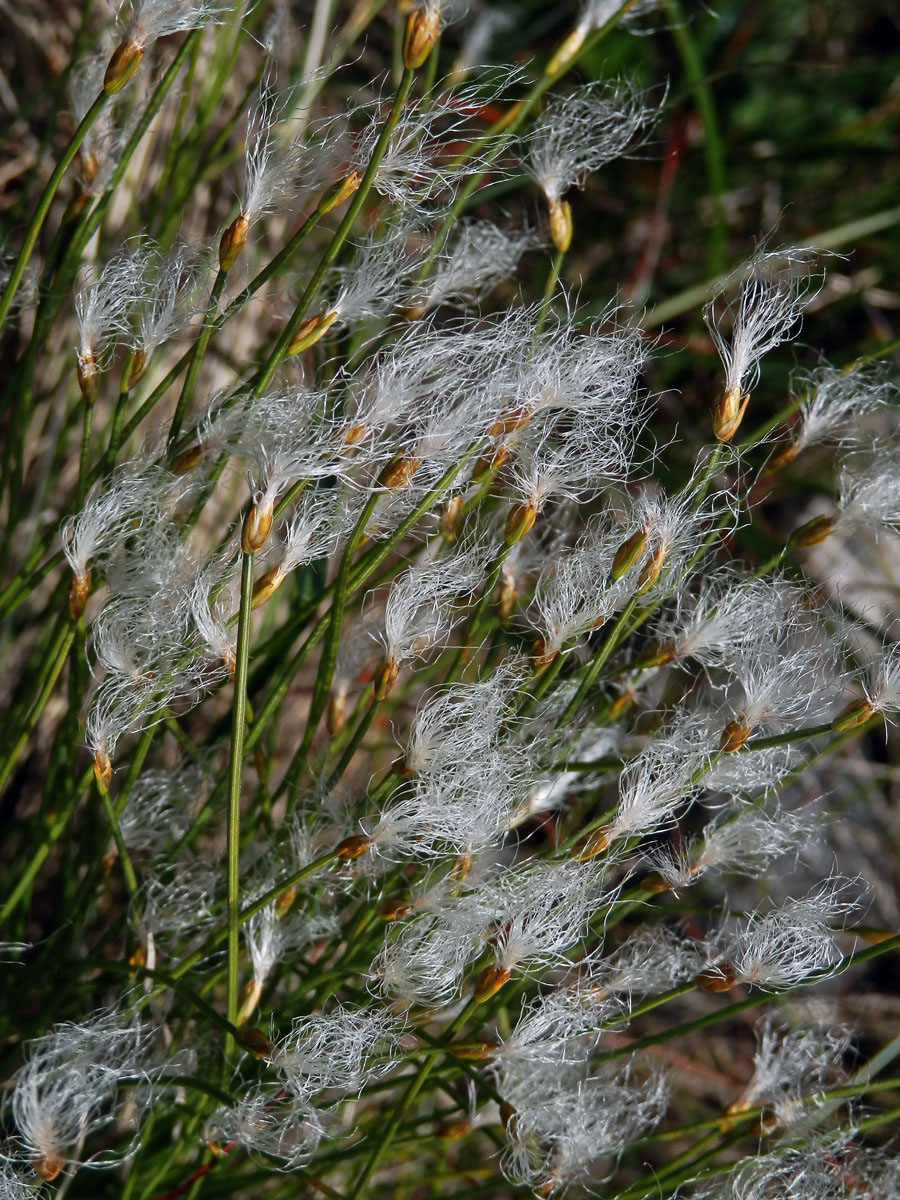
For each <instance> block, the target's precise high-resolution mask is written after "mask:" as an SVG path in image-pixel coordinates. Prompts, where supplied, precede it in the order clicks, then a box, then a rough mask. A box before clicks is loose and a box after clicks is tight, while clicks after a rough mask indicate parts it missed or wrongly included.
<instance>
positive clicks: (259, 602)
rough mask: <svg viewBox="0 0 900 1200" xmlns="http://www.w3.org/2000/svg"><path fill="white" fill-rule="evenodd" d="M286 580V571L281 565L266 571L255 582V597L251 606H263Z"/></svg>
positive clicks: (253, 607)
mask: <svg viewBox="0 0 900 1200" xmlns="http://www.w3.org/2000/svg"><path fill="white" fill-rule="evenodd" d="M283 581H284V572H283V571H282V569H281V567H280V566H277V567H272V569H271V570H269V571H264V572H263V574H262V575H260V577H259V579H257V580H256V581H255V582H254V584H253V599H252V600H251V601H250V608H251V609H255V608H261V607H262V606H263V605H264V604H265V602H266V601H267V600H268V599H269V597H270V596H273V595H274V594H275V593H276V592H277V591H278V589H279V588H280V587H281V584H282V582H283Z"/></svg>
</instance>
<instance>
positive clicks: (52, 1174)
mask: <svg viewBox="0 0 900 1200" xmlns="http://www.w3.org/2000/svg"><path fill="white" fill-rule="evenodd" d="M31 1165H32V1166H33V1167H34V1173H35V1175H39V1176H40V1177H41V1179H43V1181H44V1182H45V1183H52V1182H53V1180H54V1179H55V1178H56V1177H57V1175H59V1173H60V1171H61V1170H62V1169H63V1166H64V1165H65V1164H64V1163H63V1160H62V1159H61V1158H60V1157H59V1156H58V1155H56V1154H40V1155H38V1156H37V1158H33V1159H32V1160H31Z"/></svg>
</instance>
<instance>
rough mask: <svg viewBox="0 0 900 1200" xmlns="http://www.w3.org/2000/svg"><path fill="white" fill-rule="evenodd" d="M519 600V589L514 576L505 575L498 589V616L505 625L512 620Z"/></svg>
mask: <svg viewBox="0 0 900 1200" xmlns="http://www.w3.org/2000/svg"><path fill="white" fill-rule="evenodd" d="M518 599H519V589H518V587H517V586H516V581H515V579H514V578H513V576H512V575H504V576H503V578H502V579H501V580H500V585H499V587H498V588H497V615H498V616H499V618H500V620H501V622H502V623H503V624H504V625H506V624H508V623H509V621H510V620H511V619H512V615H513V613H514V612H515V611H516V603H517V601H518Z"/></svg>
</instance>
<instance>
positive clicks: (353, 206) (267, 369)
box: [254, 71, 414, 396]
mask: <svg viewBox="0 0 900 1200" xmlns="http://www.w3.org/2000/svg"><path fill="white" fill-rule="evenodd" d="M413 77H414V72H413V71H404V72H403V77H402V79H401V80H400V85H399V87H398V88H397V94H396V96H395V98H394V103H393V106H392V107H391V111H390V113H389V114H388V117H387V120H386V121H385V123H384V128H383V129H382V131H381V134H380V135H379V138H378V141H377V142H376V143H375V149H374V150H373V151H372V157H371V159H370V160H369V165H368V166H367V167H366V170H365V174H364V175H363V177H362V181H361V182H360V185H359V187H358V189H357V191H356V193H355V195H354V197H353V199H352V200H351V202H350V204H349V206H348V208H347V211H346V213H345V214H344V219H343V220H342V221H341V223H340V225H339V226H338V228H337V231H336V232H335V235H334V237H333V238H332V239H331V242H330V243H329V246H328V249H327V250H326V251H325V253H324V254H323V255H322V257H321V259H320V260H319V265H318V266H317V267H316V269H315V271H314V272H313V275H312V278H311V279H310V281H309V283H308V284H307V285H306V288H305V289H304V291H303V295H302V296H301V297H300V299H299V300H298V301H297V306H296V308H295V309H294V312H293V314H292V315H291V318H290V320H289V321H288V322H287V324H286V325H285V327H284V329H283V330H282V331H281V334H280V336H279V338H278V340H277V341H276V343H275V346H274V347H273V349H272V352H271V354H270V355H269V357H268V360H267V361H266V363H265V364H264V366H263V368H262V371H261V372H260V374H259V377H258V378H257V381H256V387H255V389H254V391H255V394H256V395H257V396H258V395H261V394H262V392H263V391H264V390H265V389H266V387H267V386H268V385H269V383H270V382H271V379H272V376H273V375H274V374H275V372H276V371H277V370H278V367H279V364H280V363H281V360H282V359H283V358H284V356H285V354H287V351H288V348H289V346H290V344H291V342H292V341H293V340H294V335H295V334H296V333H297V330H298V329H299V328H300V325H301V322H302V321H303V318H304V317H305V316H306V310H307V309H308V308H309V306H310V304H311V303H312V301H313V299H314V297H315V295H316V293H317V292H318V290H319V288H320V286H321V284H322V281H323V279H324V278H325V276H326V274H327V273H328V270H329V268H330V267H331V266H332V264H333V263H334V261H335V259H336V258H337V256H338V254H339V253H340V251H341V247H342V246H343V244H344V242H345V241H346V240H347V235H348V234H349V233H350V230H351V228H352V227H353V223H354V221H355V220H356V217H357V214H358V213H359V211H360V209H361V208H362V206H363V204H364V203H365V201H366V197H367V196H368V194H369V192H370V190H371V188H372V185H373V184H374V182H375V176H376V175H377V174H378V168H379V166H380V165H381V160H382V159H383V158H384V155H385V153H386V151H387V148H388V145H389V144H390V140H391V135H392V134H393V132H394V128H395V126H396V124H397V122H398V121H399V119H400V114H401V112H402V111H403V106H404V104H405V103H406V98H407V96H408V95H409V90H410V88H411V87H412V82H413Z"/></svg>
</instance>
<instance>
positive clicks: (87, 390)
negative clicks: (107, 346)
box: [75, 352, 99, 404]
mask: <svg viewBox="0 0 900 1200" xmlns="http://www.w3.org/2000/svg"><path fill="white" fill-rule="evenodd" d="M98 373H99V367H98V366H97V362H96V360H95V359H94V356H93V354H91V353H90V352H87V353H85V354H82V355H81V356H80V358H79V359H78V362H77V364H76V366H75V374H76V375H77V377H78V386H79V387H80V388H81V394H82V396H84V398H85V400H87V402H88V404H93V403H94V401H95V400H96V399H97V375H98Z"/></svg>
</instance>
